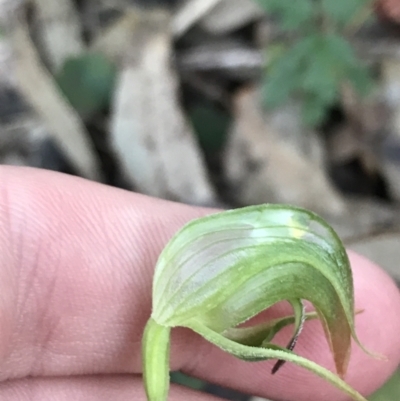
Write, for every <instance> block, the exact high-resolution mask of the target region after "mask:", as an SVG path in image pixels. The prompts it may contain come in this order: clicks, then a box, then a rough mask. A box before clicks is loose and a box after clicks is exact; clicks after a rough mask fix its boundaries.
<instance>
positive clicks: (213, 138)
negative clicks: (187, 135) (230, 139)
mask: <svg viewBox="0 0 400 401" xmlns="http://www.w3.org/2000/svg"><path fill="white" fill-rule="evenodd" d="M189 117H190V119H191V122H192V124H193V127H194V130H195V132H196V135H197V138H198V140H199V143H200V145H201V147H202V148H203V149H204V151H205V152H206V153H213V152H218V151H220V150H221V149H222V148H223V146H224V144H225V140H226V138H227V136H228V130H229V126H230V123H231V118H230V116H229V114H228V113H227V112H224V111H223V110H220V109H217V108H216V107H215V106H213V105H212V104H210V103H208V102H204V103H202V104H199V105H197V106H196V107H194V108H193V109H191V110H190V111H189Z"/></svg>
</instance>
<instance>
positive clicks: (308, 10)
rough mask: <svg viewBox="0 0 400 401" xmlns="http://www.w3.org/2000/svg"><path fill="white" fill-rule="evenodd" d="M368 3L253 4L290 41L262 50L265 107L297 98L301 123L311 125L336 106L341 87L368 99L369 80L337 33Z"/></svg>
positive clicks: (272, 0)
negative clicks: (272, 19) (274, 21)
mask: <svg viewBox="0 0 400 401" xmlns="http://www.w3.org/2000/svg"><path fill="white" fill-rule="evenodd" d="M370 1H371V0H316V1H313V0H296V1H285V0H258V2H259V3H260V4H261V5H262V6H263V8H264V9H265V10H266V11H267V12H268V13H271V14H273V15H274V16H276V18H277V20H278V22H279V26H280V28H281V30H282V31H287V32H292V34H291V35H290V38H291V39H289V40H287V41H284V42H282V43H279V44H278V45H273V46H271V47H270V48H269V49H267V60H268V61H269V63H268V67H267V71H266V74H265V80H264V81H265V82H264V91H263V93H264V99H265V104H266V106H267V107H269V108H273V107H277V106H279V105H281V104H282V103H284V102H286V101H287V100H288V99H289V98H290V97H293V96H295V97H298V98H300V99H301V100H302V102H303V118H304V121H305V122H306V123H307V124H310V125H316V124H318V123H320V122H321V120H323V118H324V116H325V114H326V111H327V110H328V109H329V107H331V106H332V105H333V104H334V103H335V102H336V101H337V99H338V95H339V90H340V87H341V85H342V84H344V83H350V84H351V85H352V86H353V87H354V88H355V90H356V91H357V92H358V93H359V94H360V95H363V96H364V95H366V94H368V92H369V90H370V89H371V87H372V79H371V78H370V76H369V72H368V70H367V68H366V67H365V66H364V65H363V64H362V62H361V61H360V60H359V59H358V58H357V56H356V55H355V53H354V51H353V49H352V47H351V45H350V44H349V42H348V41H347V39H346V38H345V37H344V36H343V34H342V31H343V30H344V29H345V28H346V26H347V25H348V24H351V23H352V22H353V21H354V20H355V18H356V17H357V16H358V14H359V13H360V12H361V11H362V10H364V9H365V7H366V6H369V3H370ZM286 36H288V35H286ZM282 49H285V50H282Z"/></svg>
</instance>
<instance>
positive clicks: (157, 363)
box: [143, 205, 365, 401]
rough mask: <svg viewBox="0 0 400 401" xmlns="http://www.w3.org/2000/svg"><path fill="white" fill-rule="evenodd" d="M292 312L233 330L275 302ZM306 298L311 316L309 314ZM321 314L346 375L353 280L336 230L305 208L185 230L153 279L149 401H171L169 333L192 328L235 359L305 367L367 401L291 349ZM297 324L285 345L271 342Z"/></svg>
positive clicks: (243, 214) (230, 217)
mask: <svg viewBox="0 0 400 401" xmlns="http://www.w3.org/2000/svg"><path fill="white" fill-rule="evenodd" d="M282 300H287V301H289V302H290V304H291V305H292V307H293V310H294V315H293V316H291V317H286V318H282V319H277V320H273V321H269V322H266V323H264V324H259V325H255V326H251V327H237V326H238V325H239V324H241V323H243V322H245V321H247V320H248V319H250V318H252V317H253V316H255V315H257V314H258V313H260V312H261V311H263V310H265V309H267V308H269V307H270V306H272V305H274V304H276V303H277V302H279V301H282ZM302 300H307V301H310V302H311V303H312V304H313V306H314V308H315V313H309V314H305V312H304V307H303V303H302ZM315 317H318V318H319V319H320V320H321V322H322V325H323V327H324V331H325V335H326V338H327V340H328V344H329V347H330V349H331V351H332V353H333V356H334V361H335V365H336V370H337V373H338V375H339V376H340V377H343V376H344V374H345V372H346V369H347V364H348V361H349V356H350V347H351V338H354V339H355V340H356V342H357V343H358V344H359V345H360V346H361V344H360V343H359V341H358V339H357V336H356V333H355V330H354V294H353V280H352V275H351V270H350V266H349V260H348V258H347V254H346V252H345V249H344V247H343V245H342V243H341V241H340V239H339V238H338V236H337V235H336V233H335V232H334V231H333V229H332V228H331V227H330V226H329V225H328V224H327V223H326V222H325V221H324V220H322V219H321V218H320V217H318V216H317V215H315V214H314V213H311V212H309V211H307V210H304V209H300V208H295V207H290V206H284V205H261V206H251V207H246V208H242V209H237V210H231V211H226V212H222V213H217V214H214V215H211V216H207V217H204V218H200V219H197V220H194V221H192V222H190V223H188V224H187V225H186V226H184V227H183V228H182V229H181V230H180V231H179V232H178V233H177V234H176V235H175V236H174V237H173V238H172V239H171V241H170V242H169V243H168V245H167V246H166V247H165V249H164V250H163V252H162V253H161V255H160V257H159V260H158V262H157V266H156V269H155V274H154V281H153V310H152V314H151V318H150V320H149V321H148V323H147V325H146V329H145V332H144V336H143V374H144V382H145V388H146V393H147V398H148V400H149V401H165V400H166V399H167V396H168V388H169V342H170V330H171V328H173V327H177V326H180V327H187V328H190V329H192V330H194V331H195V332H197V333H198V334H200V335H201V336H202V337H204V338H205V339H206V340H208V341H210V342H211V343H213V344H215V345H216V346H217V347H219V348H221V349H223V350H224V351H226V352H229V353H230V354H232V355H234V356H235V357H238V358H241V359H244V360H250V361H259V360H266V359H277V360H278V362H277V364H276V365H275V367H274V369H273V373H275V372H276V371H277V370H278V369H279V368H280V367H281V366H282V364H283V363H284V362H285V361H288V362H292V363H295V364H297V365H300V366H302V367H304V368H306V369H308V370H310V371H312V372H314V373H315V374H317V375H319V376H321V377H323V378H325V379H326V380H328V381H329V382H331V383H332V384H334V385H336V386H337V387H338V388H340V389H341V390H343V391H344V392H346V393H347V394H349V395H350V396H351V397H352V398H353V399H354V400H359V401H365V398H363V397H362V396H361V395H360V394H359V393H358V392H356V391H355V390H353V389H352V388H351V387H350V386H348V385H347V384H346V383H345V382H344V381H343V380H342V379H341V378H340V377H339V376H337V375H336V374H334V373H332V372H330V371H329V370H327V369H325V368H323V367H321V366H319V365H318V364H316V363H314V362H312V361H310V360H308V359H305V358H303V357H301V356H299V355H297V354H295V353H294V352H293V348H294V345H295V343H296V341H297V338H298V336H299V334H300V332H301V329H302V327H303V324H304V321H305V320H306V319H311V318H315ZM289 324H294V334H293V338H292V340H291V341H290V343H289V344H288V347H287V348H283V347H279V346H277V345H274V344H271V340H272V339H273V337H274V336H275V334H276V333H277V332H278V331H279V330H280V329H281V328H282V327H284V326H287V325H289Z"/></svg>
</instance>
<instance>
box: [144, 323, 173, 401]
mask: <svg viewBox="0 0 400 401" xmlns="http://www.w3.org/2000/svg"><path fill="white" fill-rule="evenodd" d="M170 332H171V329H170V328H169V327H165V326H160V325H159V324H157V323H156V322H155V321H154V320H153V319H150V320H149V321H148V322H147V325H146V328H145V331H144V336H143V344H142V347H143V348H142V358H143V380H144V384H145V390H146V394H147V399H148V401H166V400H167V397H168V390H169V345H170Z"/></svg>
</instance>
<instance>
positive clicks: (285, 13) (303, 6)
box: [258, 0, 315, 30]
mask: <svg viewBox="0 0 400 401" xmlns="http://www.w3.org/2000/svg"><path fill="white" fill-rule="evenodd" d="M258 3H259V4H260V6H261V7H262V8H263V9H264V10H265V11H266V12H267V13H271V14H275V15H277V16H278V18H279V20H280V25H281V28H282V29H284V30H295V29H298V28H300V27H302V26H303V25H304V24H307V23H309V22H310V21H311V20H312V19H313V18H314V17H315V5H314V3H313V1H312V0H301V1H297V2H296V3H295V4H293V3H290V4H289V3H285V2H284V1H282V0H258Z"/></svg>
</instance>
